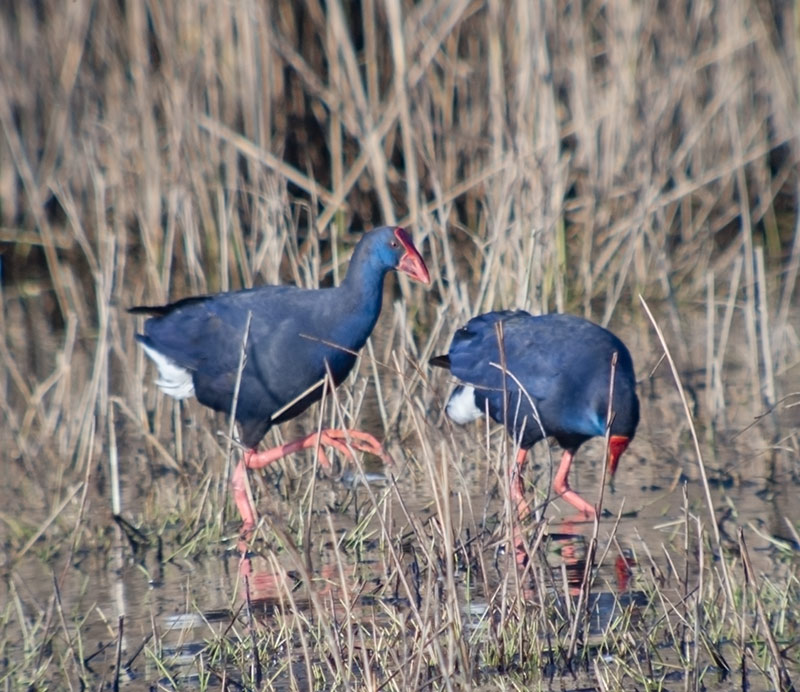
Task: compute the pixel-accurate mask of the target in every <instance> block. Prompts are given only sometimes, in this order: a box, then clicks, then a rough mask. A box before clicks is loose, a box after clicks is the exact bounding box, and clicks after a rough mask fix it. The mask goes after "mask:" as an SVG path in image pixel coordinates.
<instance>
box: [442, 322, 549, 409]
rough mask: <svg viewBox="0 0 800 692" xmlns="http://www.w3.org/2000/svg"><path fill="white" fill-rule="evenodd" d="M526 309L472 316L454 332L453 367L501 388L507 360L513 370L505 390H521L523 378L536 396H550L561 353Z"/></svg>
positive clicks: (482, 384)
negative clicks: (500, 328) (549, 348)
mask: <svg viewBox="0 0 800 692" xmlns="http://www.w3.org/2000/svg"><path fill="white" fill-rule="evenodd" d="M534 320H535V318H533V317H532V316H531V315H529V314H528V313H526V312H524V311H514V312H512V311H503V312H494V313H486V314H484V315H480V316H478V317H476V318H473V319H472V320H470V322H469V323H467V325H466V326H465V327H464V328H462V329H460V330H459V331H458V332H456V334H455V335H454V336H453V342H452V344H451V346H450V353H449V358H450V364H451V371H452V372H453V374H454V375H455V376H456V377H458V378H459V379H460V380H463V381H464V382H467V383H469V384H471V385H473V386H475V387H478V388H481V389H484V390H489V391H502V390H503V387H504V383H503V371H502V367H501V366H502V362H503V360H505V365H506V370H507V372H508V373H509V375H508V377H507V378H506V380H505V389H506V391H508V392H510V393H515V392H517V391H518V390H519V386H518V383H519V384H521V385H522V388H523V389H524V390H525V392H527V393H528V395H530V396H531V397H532V398H533V399H534V400H543V399H546V398H547V397H548V396H549V394H550V393H551V391H552V389H553V387H554V386H555V383H556V379H557V377H556V376H557V373H558V371H559V369H560V361H561V354H560V353H559V352H557V351H556V352H553V351H550V350H548V343H547V342H548V340H547V339H543V338H542V337H543V334H542V333H541V331H540V330H539V329H537V327H536V322H535V321H534ZM498 322H502V327H503V329H502V343H503V354H504V359H501V356H500V348H499V339H498V330H497V328H496V326H495V325H496V324H497V323H498Z"/></svg>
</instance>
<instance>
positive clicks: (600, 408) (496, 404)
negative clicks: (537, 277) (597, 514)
mask: <svg viewBox="0 0 800 692" xmlns="http://www.w3.org/2000/svg"><path fill="white" fill-rule="evenodd" d="M498 323H500V324H501V325H502V333H501V338H502V344H503V354H504V357H503V358H501V355H500V348H499V345H498V339H499V337H498V330H497V327H496V325H497V324H498ZM614 353H617V364H616V377H615V381H614V407H613V409H614V414H615V419H614V424H613V425H612V433H614V434H620V435H625V436H627V437H633V433H634V432H635V429H636V425H637V423H638V419H639V403H638V399H637V397H636V393H635V389H636V381H635V376H634V370H633V361H632V359H631V356H630V353H629V351H628V349H627V348H626V347H625V345H624V344H623V343H622V342H621V341H620V340H619V339H618V338H617V337H616V336H614V334H612V333H611V332H610V331H608V330H606V329H604V328H602V327H600V326H599V325H596V324H594V323H592V322H589V321H587V320H584V319H582V318H580V317H576V316H573V315H562V314H551V315H541V316H533V315H530V314H529V313H527V312H524V311H502V312H490V313H486V314H483V315H479V316H478V317H475V318H473V319H472V320H470V321H469V322H468V323H467V324H466V325H465V326H464V327H463V328H462V329H460V330H458V331H457V332H456V334H455V335H454V337H453V341H452V344H451V346H450V351H449V354H448V360H449V366H450V369H451V371H452V372H453V374H454V375H455V376H456V377H458V378H459V379H460V380H462V381H464V382H466V383H468V384H470V385H472V386H473V387H474V388H475V402H476V405H477V407H478V408H479V409H482V408H483V406H485V405H486V404H488V407H489V413H490V415H491V416H492V417H493V418H494V419H495V420H497V421H498V422H501V423H502V422H505V423H506V425H507V427H508V429H509V432H510V433H511V434H512V435H514V436H515V437H520V436H521V438H522V439H521V441H522V445H523V446H524V447H530V446H531V445H533V444H534V443H535V442H537V441H538V440H540V439H542V438H543V437H545V436H553V437H555V438H556V439H557V440H558V442H559V444H561V445H562V446H563V447H565V448H574V447H577V446H578V445H580V444H581V443H582V442H583V441H585V440H587V439H589V438H590V437H594V436H595V435H602V434H604V432H605V426H606V417H607V413H608V394H609V384H610V373H611V360H612V356H613V354H614ZM503 361H505V365H506V369H507V376H506V377H505V381H504V377H503V371H502V369H501V367H500V365H501V363H502V362H503ZM504 391H505V392H507V394H508V396H507V398H506V399H505V401H504V397H503V392H504ZM537 414H538V419H539V420H538V421H537Z"/></svg>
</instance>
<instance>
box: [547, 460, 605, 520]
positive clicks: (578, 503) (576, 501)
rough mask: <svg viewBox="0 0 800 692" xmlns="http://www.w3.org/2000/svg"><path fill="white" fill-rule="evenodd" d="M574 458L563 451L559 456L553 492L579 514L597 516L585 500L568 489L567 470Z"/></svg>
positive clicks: (592, 507) (595, 511)
mask: <svg viewBox="0 0 800 692" xmlns="http://www.w3.org/2000/svg"><path fill="white" fill-rule="evenodd" d="M574 456H575V455H574V454H573V453H572V452H568V451H566V450H564V453H563V454H562V455H561V463H560V464H559V465H558V471H556V477H555V478H554V479H553V491H554V492H555V494H556V495H558V496H559V497H562V498H563V499H565V500H566V501H567V502H569V503H570V504H571V505H572V506H573V507H575V508H576V509H577V510H578V511H579V512H582V513H583V514H585V515H586V516H587V517H594V516H595V515H596V514H597V510H595V508H594V506H593V505H590V504H589V503H588V502H586V500H584V499H583V498H582V497H581V496H580V495H578V493H576V492H575V491H574V490H572V489H571V488H570V487H569V469H570V466H571V465H572V459H573V458H574Z"/></svg>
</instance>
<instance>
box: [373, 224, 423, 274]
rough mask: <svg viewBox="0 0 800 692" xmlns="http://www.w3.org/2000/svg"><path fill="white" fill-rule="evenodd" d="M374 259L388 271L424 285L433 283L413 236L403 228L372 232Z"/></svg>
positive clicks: (381, 229)
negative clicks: (394, 270) (399, 273)
mask: <svg viewBox="0 0 800 692" xmlns="http://www.w3.org/2000/svg"><path fill="white" fill-rule="evenodd" d="M368 236H372V238H371V240H372V243H373V244H372V247H373V248H374V250H373V252H374V257H375V259H377V260H378V261H379V262H380V263H381V264H382V265H383V266H384V267H386V268H387V269H396V270H397V271H399V272H403V273H404V274H408V275H409V276H410V277H411V278H412V279H415V280H417V281H421V282H422V283H424V284H429V283H430V282H431V277H430V274H428V268H427V267H426V266H425V261H424V260H423V259H422V255H420V254H419V251H418V250H417V248H416V247H414V241H412V240H411V236H410V235H409V234H408V233H407V232H406V231H405V230H404V229H402V228H399V227H398V228H393V227H388V226H387V227H386V228H380V229H377V230H375V231H372V232H371V233H369V234H368Z"/></svg>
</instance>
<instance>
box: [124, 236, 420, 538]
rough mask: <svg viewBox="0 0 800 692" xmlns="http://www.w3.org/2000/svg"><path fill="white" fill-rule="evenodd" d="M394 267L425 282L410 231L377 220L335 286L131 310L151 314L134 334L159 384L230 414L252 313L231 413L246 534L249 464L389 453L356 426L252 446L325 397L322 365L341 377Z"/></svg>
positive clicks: (250, 517)
mask: <svg viewBox="0 0 800 692" xmlns="http://www.w3.org/2000/svg"><path fill="white" fill-rule="evenodd" d="M392 269H396V270H398V271H401V272H404V273H405V274H407V275H408V276H410V277H411V278H413V279H416V280H418V281H421V282H423V283H425V284H428V283H430V276H429V274H428V269H427V267H426V266H425V262H424V261H423V259H422V257H421V255H420V254H419V252H418V251H417V249H416V248H415V247H414V243H413V242H412V240H411V237H410V236H409V235H408V233H407V232H406V231H405V230H403V229H402V228H392V227H383V228H378V229H375V230H373V231H371V232H369V233H365V234H364V236H363V237H362V238H361V240H360V241H359V242H358V244H357V245H356V247H355V250H354V252H353V256H352V259H351V260H350V266H349V267H348V270H347V275H346V277H345V279H344V281H343V282H342V283H341V285H340V286H338V287H335V288H322V289H318V290H308V289H303V288H298V287H296V286H258V287H256V288H251V289H246V290H242V291H233V292H229V293H218V294H216V295H207V296H196V297H191V298H184V299H183V300H179V301H177V302H175V303H171V304H170V305H165V306H162V307H148V306H140V307H134V308H131V309H130V312H132V313H134V314H150V315H153V316H152V317H150V318H149V319H148V320H146V321H145V323H144V333H143V334H137V335H136V338H137V340H138V341H139V343H141V345H142V347H143V348H144V350H145V353H146V354H147V355H148V356H149V357H150V358H151V359H152V360H153V361H154V362H155V364H156V366H157V367H158V371H159V379H158V380H157V381H156V384H157V385H158V386H159V388H160V389H161V390H162V391H164V392H165V393H166V394H168V395H170V396H171V397H173V398H176V399H186V398H189V397H191V396H195V397H197V399H198V401H200V403H201V404H204V405H205V406H208V407H210V408H212V409H214V410H216V411H223V412H226V413H229V412H230V411H231V410H232V406H233V403H234V402H233V398H234V392H235V388H236V381H237V375H238V370H239V362H240V352H241V344H242V341H243V338H244V336H245V330H246V328H247V321H248V314H249V315H251V322H250V330H249V333H248V335H247V348H246V354H245V362H244V368H243V369H242V373H241V380H240V385H239V392H238V399H237V401H236V421H237V422H238V423H239V427H240V437H241V441H242V443H243V444H244V446H245V448H246V450H247V451H245V453H244V456H243V459H242V461H241V462H240V463H239V464H238V466H237V467H236V471H235V472H234V475H233V479H232V486H233V494H234V500H235V501H236V505H237V508H238V509H239V513H240V514H241V516H242V520H243V523H244V525H243V532H244V533H247V532H248V531H249V530H250V529H252V528H253V527H254V526H255V521H256V515H255V510H254V509H253V507H252V506H251V504H250V500H249V499H248V496H247V486H246V468H262V467H264V466H266V465H267V464H270V463H272V462H273V461H275V460H277V459H280V458H282V457H284V456H286V455H287V454H290V453H293V452H296V451H299V450H301V449H306V448H309V447H316V446H317V445H318V444H319V445H320V447H319V450H320V460H321V461H322V462H323V463H327V457H326V456H325V454H324V452H322V449H321V445H323V444H326V445H330V446H332V447H334V448H335V449H338V450H339V451H341V452H342V453H344V454H346V455H348V456H349V450H348V448H347V442H348V441H349V442H350V445H351V446H352V447H353V448H355V449H359V450H361V451H367V452H371V453H373V454H377V455H380V456H382V457H383V458H384V459H388V455H386V454H385V452H384V451H383V447H382V446H381V445H380V443H379V442H378V441H377V440H376V439H375V438H374V437H373V436H372V435H369V434H368V433H365V432H361V431H358V430H334V429H330V430H323V431H322V432H321V434H319V435H318V434H316V433H314V434H312V435H309V436H307V437H304V438H302V439H299V440H295V441H294V442H290V443H287V444H284V445H281V446H279V447H275V448H273V449H268V450H264V451H261V452H257V451H256V446H257V445H258V443H259V442H260V441H261V439H262V438H263V437H264V435H265V434H266V433H267V431H268V430H269V429H270V428H271V427H272V426H273V425H275V424H277V423H281V422H283V421H286V420H289V419H290V418H294V417H295V416H297V415H299V414H300V413H302V412H303V411H305V410H306V409H307V408H308V407H309V406H310V405H311V404H313V403H314V402H316V401H318V400H319V399H320V398H321V397H322V394H323V389H324V387H323V384H324V381H325V378H326V374H327V373H328V372H330V375H331V377H332V379H333V384H334V385H338V384H339V383H341V382H342V381H343V380H344V379H345V378H346V377H347V375H348V374H349V372H350V370H352V368H353V365H355V362H356V356H357V353H358V351H359V349H360V348H361V347H362V346H363V345H364V344H365V343H366V341H367V338H368V337H369V335H370V334H371V333H372V330H373V328H374V327H375V323H376V322H377V320H378V315H379V314H380V310H381V302H382V296H383V279H384V277H385V276H386V274H387V272H388V271H389V270H392Z"/></svg>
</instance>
